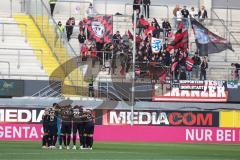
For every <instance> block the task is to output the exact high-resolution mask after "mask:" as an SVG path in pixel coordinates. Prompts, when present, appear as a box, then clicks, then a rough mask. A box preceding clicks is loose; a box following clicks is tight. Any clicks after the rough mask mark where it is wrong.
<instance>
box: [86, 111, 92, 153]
mask: <svg viewBox="0 0 240 160" xmlns="http://www.w3.org/2000/svg"><path fill="white" fill-rule="evenodd" d="M85 116H86V122H85V130H84V148H86V149H91V150H92V146H93V133H94V117H93V115H92V111H91V110H86V112H85Z"/></svg>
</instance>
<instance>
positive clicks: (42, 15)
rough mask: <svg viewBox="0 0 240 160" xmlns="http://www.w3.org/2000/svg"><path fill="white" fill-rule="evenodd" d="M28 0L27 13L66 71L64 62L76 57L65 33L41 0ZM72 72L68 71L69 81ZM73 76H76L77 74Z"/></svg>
mask: <svg viewBox="0 0 240 160" xmlns="http://www.w3.org/2000/svg"><path fill="white" fill-rule="evenodd" d="M29 1H30V2H31V3H30V4H31V5H29V6H28V8H27V11H28V14H29V15H30V17H31V18H32V19H33V21H34V23H35V24H36V26H37V27H38V29H39V31H40V32H41V35H42V37H43V38H44V39H45V40H46V42H47V44H48V46H49V48H50V49H51V51H52V53H53V56H55V58H56V59H57V61H58V64H59V65H60V66H61V67H62V69H63V71H64V72H67V70H66V69H67V66H66V65H67V63H65V62H67V61H68V60H70V59H71V58H74V57H77V54H76V53H75V51H74V49H73V48H72V46H71V45H70V44H69V42H68V41H67V37H66V35H65V33H64V32H61V31H59V30H58V26H57V22H56V21H55V19H54V18H53V17H52V16H51V14H50V11H49V9H48V7H47V6H46V4H45V3H44V2H43V0H40V1H36V0H29ZM63 64H65V66H63ZM76 65H78V64H76ZM76 68H78V67H76ZM77 72H79V71H77ZM73 74H77V73H76V72H75V73H70V74H69V75H68V76H67V78H68V79H69V80H70V81H71V79H72V77H73ZM75 76H76V77H78V75H75Z"/></svg>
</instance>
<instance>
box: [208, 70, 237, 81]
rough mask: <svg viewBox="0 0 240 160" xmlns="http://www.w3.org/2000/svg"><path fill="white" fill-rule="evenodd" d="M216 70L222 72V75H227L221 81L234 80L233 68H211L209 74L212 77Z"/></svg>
mask: <svg viewBox="0 0 240 160" xmlns="http://www.w3.org/2000/svg"><path fill="white" fill-rule="evenodd" d="M216 70H218V71H220V72H221V73H225V74H224V75H223V77H222V79H221V80H233V79H234V78H233V75H232V72H233V68H231V67H210V68H209V70H208V71H209V72H208V73H209V74H210V75H212V73H213V71H215V72H216Z"/></svg>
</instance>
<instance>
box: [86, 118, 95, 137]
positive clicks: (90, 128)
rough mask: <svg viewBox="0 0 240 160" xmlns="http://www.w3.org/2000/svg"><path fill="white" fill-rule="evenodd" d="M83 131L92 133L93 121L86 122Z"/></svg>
mask: <svg viewBox="0 0 240 160" xmlns="http://www.w3.org/2000/svg"><path fill="white" fill-rule="evenodd" d="M85 133H86V134H93V133H94V123H93V122H92V121H90V122H87V123H86V128H85Z"/></svg>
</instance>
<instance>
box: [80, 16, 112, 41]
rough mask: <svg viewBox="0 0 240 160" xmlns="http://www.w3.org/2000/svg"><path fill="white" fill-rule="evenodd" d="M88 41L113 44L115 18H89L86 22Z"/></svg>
mask: <svg viewBox="0 0 240 160" xmlns="http://www.w3.org/2000/svg"><path fill="white" fill-rule="evenodd" d="M84 22H85V24H86V26H87V31H88V39H89V40H94V41H96V42H100V43H110V42H112V36H113V17H112V16H95V17H88V18H87V19H85V20H84Z"/></svg>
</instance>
